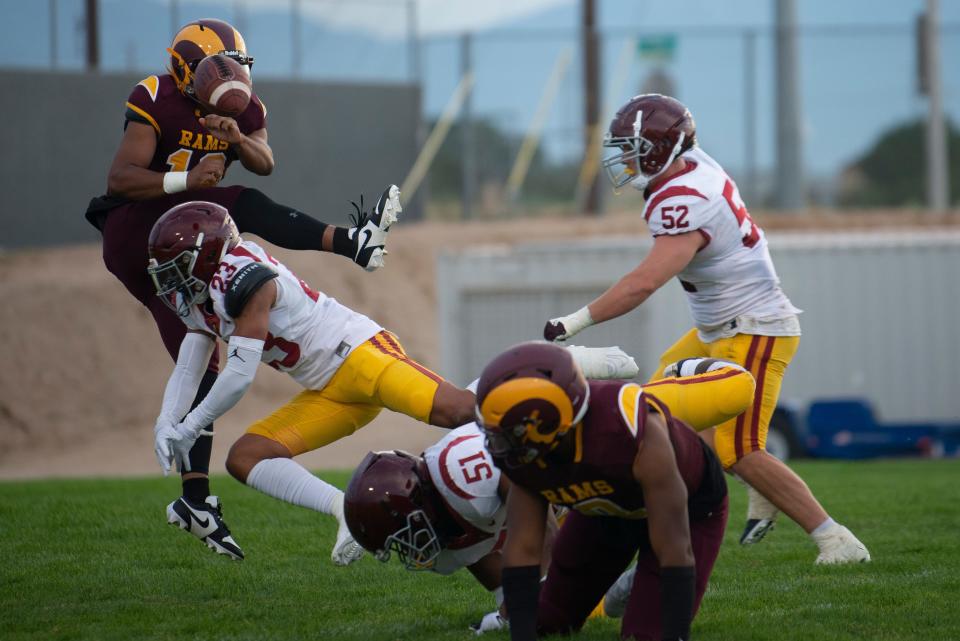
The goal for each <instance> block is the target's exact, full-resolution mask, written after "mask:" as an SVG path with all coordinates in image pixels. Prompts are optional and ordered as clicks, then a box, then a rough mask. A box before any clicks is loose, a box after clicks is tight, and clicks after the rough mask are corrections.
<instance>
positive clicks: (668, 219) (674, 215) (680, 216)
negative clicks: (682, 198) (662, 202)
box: [660, 205, 690, 229]
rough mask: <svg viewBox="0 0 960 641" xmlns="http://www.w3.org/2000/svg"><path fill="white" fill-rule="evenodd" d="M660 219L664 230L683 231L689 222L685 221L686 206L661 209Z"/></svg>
mask: <svg viewBox="0 0 960 641" xmlns="http://www.w3.org/2000/svg"><path fill="white" fill-rule="evenodd" d="M660 218H661V219H662V220H663V228H664V229H684V228H686V227H689V226H690V221H688V220H686V218H687V206H686V205H677V206H676V207H673V206H671V207H661V208H660Z"/></svg>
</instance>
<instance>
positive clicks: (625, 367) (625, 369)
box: [567, 345, 640, 379]
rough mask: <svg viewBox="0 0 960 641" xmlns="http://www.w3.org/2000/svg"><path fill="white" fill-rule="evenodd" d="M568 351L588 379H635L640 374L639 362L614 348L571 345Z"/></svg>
mask: <svg viewBox="0 0 960 641" xmlns="http://www.w3.org/2000/svg"><path fill="white" fill-rule="evenodd" d="M567 351H568V352H570V355H571V356H573V360H574V361H576V363H577V365H579V366H580V370H581V371H582V372H583V375H584V376H585V377H586V378H593V379H609V378H633V377H634V376H636V375H637V374H639V373H640V368H639V367H637V362H636V361H635V360H633V357H632V356H630V355H629V354H627V353H626V352H625V351H623V350H622V349H620V348H619V347H617V346H616V345H614V346H613V347H584V346H583V345H569V346H568V347H567Z"/></svg>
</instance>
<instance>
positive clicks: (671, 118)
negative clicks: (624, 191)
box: [603, 93, 697, 190]
mask: <svg viewBox="0 0 960 641" xmlns="http://www.w3.org/2000/svg"><path fill="white" fill-rule="evenodd" d="M696 144H697V126H696V124H695V123H694V122H693V116H691V115H690V110H689V109H687V108H686V107H685V106H683V103H681V102H680V101H679V100H677V99H675V98H671V97H670V96H663V95H661V94H658V93H648V94H643V95H640V96H634V97H633V98H631V99H630V100H629V102H627V104H625V105H624V106H623V107H621V108H620V111H618V112H617V115H616V116H614V117H613V121H612V122H611V123H610V129H609V130H608V131H607V133H606V136H605V137H604V140H603V146H604V147H610V148H613V149H617V151H618V153H617V154H615V155H613V156H610V157H608V158H604V160H603V168H604V169H605V170H606V171H607V176H608V177H609V178H610V181H611V182H612V183H613V186H614V188H620V187H622V186H624V185H626V184H627V183H632V185H633V186H634V187H636V188H637V189H640V190H643V189H646V187H647V185H649V184H650V182H651V181H652V180H654V179H655V178H656V177H657V176H659V175H660V174H661V173H663V171H664V170H665V169H666V168H667V167H669V166H670V163H672V162H673V161H674V159H675V158H676V157H677V156H679V155H680V154H682V153H683V152H685V151H687V150H688V149H691V148H693V147H694V146H695V145H696Z"/></svg>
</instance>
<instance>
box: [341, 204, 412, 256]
mask: <svg viewBox="0 0 960 641" xmlns="http://www.w3.org/2000/svg"><path fill="white" fill-rule="evenodd" d="M353 206H354V208H356V210H357V216H356V217H355V218H354V219H353V222H354V226H353V227H352V228H351V229H350V231H349V232H347V235H348V237H349V238H350V240H352V241H354V243H356V253H355V254H354V257H353V262H355V263H357V264H358V265H360V266H361V267H363V268H364V269H365V270H367V271H368V272H372V271H374V270H375V269H377V268H379V267H383V257H384V256H386V255H387V250H386V244H387V232H389V231H390V226H391V225H392V224H393V223H395V222H397V218H398V217H399V215H400V212H402V211H403V208H402V207H401V206H400V188H399V187H397V186H396V185H388V186H387V188H386V189H384V190H383V193H382V194H381V195H380V199H379V200H377V204H376V205H375V206H374V208H373V211H372V212H371V213H370V214H369V215H368V214H367V213H366V212H364V211H363V197H362V196H361V198H360V206H359V207H358V206H357V204H356V203H354V204H353Z"/></svg>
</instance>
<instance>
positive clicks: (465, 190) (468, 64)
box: [460, 33, 477, 220]
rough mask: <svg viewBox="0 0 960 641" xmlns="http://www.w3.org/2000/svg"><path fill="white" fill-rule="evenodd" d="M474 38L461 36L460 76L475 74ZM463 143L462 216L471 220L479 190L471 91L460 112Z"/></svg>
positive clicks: (467, 76)
mask: <svg viewBox="0 0 960 641" xmlns="http://www.w3.org/2000/svg"><path fill="white" fill-rule="evenodd" d="M471 40H472V38H471V37H470V34H469V33H464V34H463V36H462V37H461V38H460V77H461V78H469V77H471V76H472V75H473V56H472V51H471V49H472V43H471ZM460 128H461V143H462V145H463V149H461V150H460V163H461V165H460V170H461V180H462V182H461V194H460V202H461V209H460V212H461V213H460V218H461V219H462V220H470V219H471V218H472V217H473V212H472V205H473V200H474V196H475V194H476V192H477V185H476V166H477V162H476V159H477V145H476V139H475V136H474V132H473V92H472V91H471V92H469V93H468V94H467V96H466V98H465V99H464V101H463V111H462V112H461V113H460Z"/></svg>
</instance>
